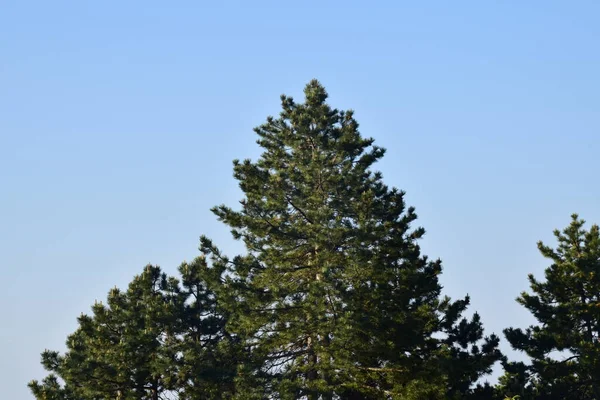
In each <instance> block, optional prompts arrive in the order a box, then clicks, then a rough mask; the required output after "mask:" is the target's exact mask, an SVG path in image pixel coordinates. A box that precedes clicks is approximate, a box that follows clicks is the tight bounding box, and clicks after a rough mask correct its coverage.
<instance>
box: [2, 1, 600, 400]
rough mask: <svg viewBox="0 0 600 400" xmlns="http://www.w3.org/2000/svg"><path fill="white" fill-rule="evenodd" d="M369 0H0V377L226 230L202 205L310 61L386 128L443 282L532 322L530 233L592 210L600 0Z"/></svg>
mask: <svg viewBox="0 0 600 400" xmlns="http://www.w3.org/2000/svg"><path fill="white" fill-rule="evenodd" d="M372 3H373V4H372V5H370V6H368V5H367V2H359V1H344V2H339V1H329V2H322V1H304V2H294V3H293V4H292V3H290V2H275V1H272V2H267V1H253V2H247V1H237V2H233V1H221V2H216V1H215V2H204V1H177V2H158V1H143V2H142V1H127V2H123V1H119V2H117V1H103V2H91V1H90V2H84V1H79V2H73V1H72V2H67V1H59V0H54V1H2V0H0V194H1V196H0V254H2V260H1V261H0V271H1V272H2V277H3V279H4V282H5V284H4V288H3V290H2V291H0V305H1V307H0V354H2V357H0V382H1V383H2V386H3V395H2V396H3V397H5V398H7V399H14V400H22V399H30V398H32V396H31V395H30V394H29V392H28V389H27V387H26V383H27V382H28V381H29V380H31V379H33V378H37V379H39V378H41V377H43V376H44V372H43V370H42V368H41V366H40V365H39V360H40V356H39V355H40V353H41V352H42V351H43V350H44V349H45V348H50V349H56V350H62V349H63V348H64V341H65V339H66V336H67V334H69V333H71V332H72V331H73V330H74V329H75V328H76V317H77V316H78V315H79V314H80V313H81V312H88V310H89V308H90V306H91V305H92V304H93V302H94V300H96V299H98V300H101V299H104V298H105V297H106V294H107V292H108V290H109V289H110V288H111V287H113V286H115V285H117V286H119V287H124V286H126V285H127V283H128V282H129V281H130V280H131V278H132V277H133V275H134V274H137V273H139V272H141V271H142V268H143V266H144V265H145V264H147V263H153V264H158V265H161V266H162V267H163V268H164V269H165V270H166V271H167V272H169V273H175V272H176V267H177V266H178V265H179V264H180V263H181V262H182V261H183V260H190V259H192V258H194V257H195V256H197V255H198V251H197V246H198V237H199V236H200V235H201V234H206V235H208V236H210V237H211V238H213V239H214V241H215V242H216V243H217V244H218V245H219V246H221V248H222V249H224V250H225V251H226V252H227V253H229V254H233V253H235V252H236V251H239V250H240V249H241V248H240V245H239V244H237V243H234V242H233V240H232V239H231V238H230V236H229V234H228V230H227V228H225V227H224V226H222V225H221V224H219V223H218V222H217V221H216V219H215V217H214V216H213V215H212V214H211V213H210V211H209V208H210V207H212V206H213V205H217V204H221V203H225V204H229V205H235V204H236V202H237V201H238V200H239V199H240V198H241V194H240V191H239V189H238V187H237V183H236V182H235V181H234V179H233V178H232V165H231V161H232V160H233V159H234V158H247V157H251V158H256V157H257V156H258V154H260V151H259V149H258V147H257V146H256V145H255V140H256V137H255V135H254V133H253V132H252V128H253V127H254V126H256V125H258V124H260V123H262V122H263V121H264V120H265V118H266V117H267V115H274V114H277V113H278V112H279V95H280V94H282V93H286V94H288V95H292V96H294V97H295V98H296V99H297V100H299V101H300V100H301V99H302V88H303V87H304V85H305V84H306V83H307V82H308V81H309V80H310V79H312V78H317V79H319V80H320V81H321V82H322V83H323V84H324V85H325V87H326V88H327V90H328V92H329V93H330V104H331V105H332V106H334V107H337V108H342V109H346V108H352V109H354V110H355V111H356V114H355V116H356V118H357V120H358V122H359V123H360V124H361V131H362V133H363V135H365V136H372V137H374V138H375V139H376V144H378V145H380V146H383V147H385V148H387V150H388V152H387V154H386V156H385V157H384V159H383V161H382V162H380V163H379V164H377V169H379V170H381V171H382V172H383V174H384V181H385V182H386V183H387V184H388V185H390V186H396V187H398V188H400V189H403V190H405V191H406V192H407V197H406V199H407V202H408V203H409V204H410V205H414V206H415V207H416V209H417V213H418V215H419V217H420V218H419V224H420V225H422V226H424V227H425V229H426V231H427V235H426V238H425V239H424V241H423V249H424V251H425V253H426V254H428V255H429V256H430V257H432V258H438V257H439V258H441V259H442V260H443V265H444V267H445V270H444V275H443V277H442V283H443V284H444V286H445V293H446V294H449V295H451V296H453V297H459V296H463V295H465V294H467V293H468V294H470V295H471V297H472V306H471V310H472V311H475V310H476V311H478V312H479V313H480V314H481V316H482V319H483V322H484V326H485V327H486V332H488V333H491V332H496V333H498V334H500V333H501V331H502V329H503V328H505V327H507V326H510V325H513V326H520V327H524V326H526V325H527V324H529V323H531V322H532V320H531V317H530V316H529V315H528V314H527V312H526V311H525V310H524V309H522V308H521V307H520V306H518V305H517V304H516V302H515V301H514V299H515V297H516V296H517V295H518V294H519V292H520V291H522V290H524V289H526V288H527V280H526V275H527V273H529V272H533V273H535V274H536V275H538V276H540V275H541V273H542V271H543V269H544V268H545V267H546V266H548V262H547V261H546V260H544V259H543V258H542V257H541V256H540V255H539V254H538V252H537V249H536V241H538V240H544V241H547V242H548V243H551V244H553V243H554V241H553V239H552V230H553V229H555V228H562V227H564V226H566V225H567V224H568V223H569V216H570V214H571V213H574V212H577V213H579V214H580V215H581V217H583V218H584V219H586V220H587V221H589V222H595V223H600V208H599V207H598V205H599V204H600V187H599V185H598V183H597V174H598V171H600V158H599V157H598V151H599V150H600V135H599V128H600V118H599V117H600V97H599V93H600V74H599V72H598V71H600V51H598V43H599V39H600V25H599V24H598V22H597V21H598V15H600V3H599V2H597V1H578V2H564V1H530V2H522V1H502V2H500V1H489V2H480V1H464V2H445V1H444V2H442V1H431V2H427V4H424V2H416V1H412V2H394V1H378V2H372ZM503 348H505V349H506V342H505V341H503Z"/></svg>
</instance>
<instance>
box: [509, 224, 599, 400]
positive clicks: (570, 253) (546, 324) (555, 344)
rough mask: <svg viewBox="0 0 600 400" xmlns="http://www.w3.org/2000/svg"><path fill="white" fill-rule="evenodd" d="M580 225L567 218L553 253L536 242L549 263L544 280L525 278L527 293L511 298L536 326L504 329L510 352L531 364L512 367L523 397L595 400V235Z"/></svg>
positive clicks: (597, 242) (557, 232) (597, 268)
mask: <svg viewBox="0 0 600 400" xmlns="http://www.w3.org/2000/svg"><path fill="white" fill-rule="evenodd" d="M583 226H584V221H583V220H581V219H579V218H578V216H577V215H573V216H572V221H571V224H570V225H569V226H568V227H567V228H565V229H564V230H563V231H562V232H561V231H558V230H557V231H555V232H554V234H555V236H556V238H557V240H558V246H557V247H556V248H555V249H554V248H551V247H549V246H547V245H545V244H543V243H542V242H539V243H538V248H539V250H540V252H541V253H542V255H543V256H544V257H546V258H548V259H549V260H550V261H551V262H552V264H551V265H550V266H549V267H548V268H547V269H546V271H545V281H538V280H537V279H536V278H535V277H534V276H533V275H531V274H530V275H529V282H530V287H531V292H532V293H526V292H524V293H522V294H521V296H520V297H519V298H518V299H517V301H518V302H519V303H520V304H521V305H523V306H524V307H525V308H526V309H527V310H529V311H530V312H531V313H532V314H533V316H534V317H535V318H536V319H537V320H538V324H537V325H534V326H530V327H529V328H527V329H526V330H522V329H515V328H509V329H506V330H505V335H506V338H507V339H508V341H509V342H510V344H511V345H512V347H513V348H515V349H517V350H520V351H524V352H525V353H526V354H527V355H528V356H529V357H530V358H531V360H532V362H531V365H530V366H525V365H524V364H519V363H515V364H513V365H514V366H516V367H517V368H520V370H521V371H520V376H521V379H520V380H519V381H520V382H521V383H522V385H521V386H522V389H521V390H527V391H528V393H529V396H530V397H529V398H535V399H548V400H552V399H580V400H592V399H596V400H597V399H600V345H599V344H598V336H599V335H600V230H599V228H598V225H593V226H592V227H591V228H590V229H589V230H585V229H584V228H583ZM559 353H560V355H557V354H559ZM509 372H510V371H509ZM515 394H519V393H515Z"/></svg>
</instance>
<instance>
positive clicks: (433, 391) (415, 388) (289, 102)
mask: <svg viewBox="0 0 600 400" xmlns="http://www.w3.org/2000/svg"><path fill="white" fill-rule="evenodd" d="M305 96H306V100H305V103H303V104H298V103H296V102H294V100H293V99H292V98H290V97H287V96H282V111H281V114H280V116H279V117H278V118H274V117H269V118H267V122H266V123H265V124H263V125H261V126H259V127H258V128H256V129H255V132H256V133H257V134H258V136H259V139H258V144H259V145H260V146H261V147H262V148H263V149H264V152H263V153H262V156H261V157H260V158H259V159H258V161H256V162H252V161H250V160H244V161H238V160H236V161H234V176H235V178H236V179H237V180H238V181H239V185H240V188H241V189H242V191H243V193H244V196H245V197H244V199H243V200H242V201H241V209H238V210H234V209H232V208H230V207H227V206H225V205H221V206H219V207H215V208H214V209H213V212H214V213H215V214H216V215H217V216H218V218H219V219H220V220H221V221H223V222H224V223H225V224H227V225H229V226H230V227H231V232H232V234H233V236H234V237H235V238H236V239H241V240H243V242H244V244H245V246H246V248H247V255H246V256H244V257H237V258H234V259H233V260H231V261H230V260H229V259H227V258H226V257H224V256H222V255H221V254H220V252H219V250H218V249H217V248H216V246H215V245H213V243H212V242H211V241H210V240H208V239H206V238H204V239H203V240H202V246H201V249H202V251H203V252H204V253H205V254H206V255H207V256H210V257H212V258H213V260H214V262H215V263H217V264H219V265H221V266H226V267H227V268H228V273H227V274H225V275H226V276H227V277H226V280H227V282H228V283H227V285H226V286H223V287H225V288H226V290H224V292H223V293H222V294H221V295H222V297H223V298H225V297H227V298H228V300H227V301H225V300H224V303H226V304H229V307H230V312H231V314H232V315H231V318H230V319H229V329H231V330H233V331H235V332H236V333H237V334H238V335H239V336H240V337H241V338H243V340H244V345H245V346H246V348H247V350H248V351H249V354H250V355H251V356H250V357H249V358H248V359H247V360H246V364H245V365H247V366H248V367H249V368H250V371H251V370H252V368H255V370H254V372H249V373H248V374H247V375H246V376H247V379H248V381H241V380H240V381H238V385H240V386H243V385H244V382H246V390H247V393H253V395H254V396H256V397H258V398H265V397H267V396H271V397H273V398H281V399H299V398H308V399H311V400H312V399H334V398H343V399H383V398H390V399H391V398H393V399H454V398H456V399H458V398H467V397H468V396H469V395H471V394H473V390H472V387H473V384H474V383H475V382H476V381H477V380H478V379H479V378H480V377H481V376H482V375H484V374H486V373H488V372H489V371H490V367H491V365H492V364H493V363H494V362H495V361H496V360H498V359H500V357H501V354H500V352H499V351H498V349H497V345H498V338H497V337H495V336H493V335H492V336H490V337H486V338H484V337H483V329H482V326H481V322H480V319H479V316H478V315H477V314H475V316H474V317H473V319H472V320H467V319H464V318H462V317H461V315H462V313H463V312H464V311H465V309H466V308H467V306H468V304H469V300H468V298H465V299H463V300H459V301H456V302H452V301H451V300H450V299H448V298H442V297H441V286H440V284H439V282H438V276H439V274H440V273H441V270H442V267H441V263H440V261H439V260H438V261H430V260H429V259H428V258H427V257H426V256H424V255H422V254H421V250H420V248H419V245H418V240H419V239H420V238H421V237H422V236H423V234H424V230H423V229H422V228H415V227H412V224H413V223H414V221H415V220H416V218H417V216H416V214H415V211H414V209H413V208H412V207H407V206H406V204H405V201H404V193H403V192H402V191H400V190H397V189H395V188H389V187H387V186H386V185H385V184H384V183H383V182H382V175H381V174H380V173H379V172H373V171H372V170H371V169H370V168H371V167H372V165H373V164H374V163H375V162H376V161H378V160H379V159H380V158H381V157H382V156H383V155H384V149H382V148H380V147H377V146H374V145H373V143H374V141H373V139H370V138H363V137H362V136H361V134H360V133H359V130H358V123H357V122H356V120H355V119H354V117H353V112H352V111H339V110H337V109H332V108H331V107H330V106H329V105H328V104H327V102H326V99H327V93H326V91H325V89H324V88H323V87H322V86H321V85H320V84H319V83H318V82H317V81H312V82H310V83H309V84H308V85H307V86H306V88H305ZM482 339H483V340H482ZM247 396H249V397H251V395H247Z"/></svg>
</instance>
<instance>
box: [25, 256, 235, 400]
mask: <svg viewBox="0 0 600 400" xmlns="http://www.w3.org/2000/svg"><path fill="white" fill-rule="evenodd" d="M180 271H181V274H182V280H183V285H182V287H180V285H179V282H178V281H177V280H176V279H175V278H172V277H167V275H166V274H164V273H163V272H161V270H160V268H159V267H154V266H147V267H146V268H145V270H144V272H143V273H142V274H140V275H138V276H136V277H135V278H134V280H133V281H132V282H131V284H130V285H129V288H128V290H126V291H121V290H119V289H116V288H115V289H113V290H111V291H110V292H109V295H108V298H107V302H106V304H103V303H96V304H94V306H93V307H92V315H91V316H88V315H82V316H81V317H79V318H78V321H79V328H78V329H77V330H76V331H75V332H74V333H73V334H72V335H70V336H69V338H68V339H67V351H66V353H65V354H62V355H61V354H59V353H58V352H56V351H45V352H44V353H43V354H42V364H43V365H44V367H45V368H46V369H47V370H49V371H50V372H51V374H50V375H49V376H48V377H46V378H45V379H44V380H43V381H42V382H37V381H32V382H31V383H30V384H29V386H30V388H31V390H32V392H33V394H34V396H35V397H36V398H37V399H38V400H72V399H73V400H75V399H77V400H98V399H117V400H158V399H164V398H172V399H175V398H176V399H180V400H184V399H185V400H187V399H198V398H203V399H225V398H228V396H231V394H232V386H233V383H232V382H233V375H234V374H235V371H236V364H235V362H234V361H233V360H231V359H228V358H227V357H228V356H229V354H235V353H234V352H233V351H232V348H233V346H230V345H231V344H232V343H233V342H232V341H230V340H229V338H228V337H227V336H226V334H225V333H224V331H223V327H224V325H225V321H224V320H223V318H224V317H223V316H222V315H219V314H218V311H217V310H218V306H217V303H216V301H215V298H214V295H213V294H212V293H211V292H210V291H209V290H208V289H207V284H206V282H205V280H203V278H202V277H203V276H206V277H209V276H210V275H211V274H212V271H208V270H207V268H206V263H205V262H204V261H203V259H202V258H199V259H197V260H195V261H194V262H192V263H190V264H187V263H184V264H183V265H182V266H181V267H180ZM223 354H226V355H227V356H225V357H224V356H223ZM60 381H62V382H63V383H64V384H61V383H60Z"/></svg>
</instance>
